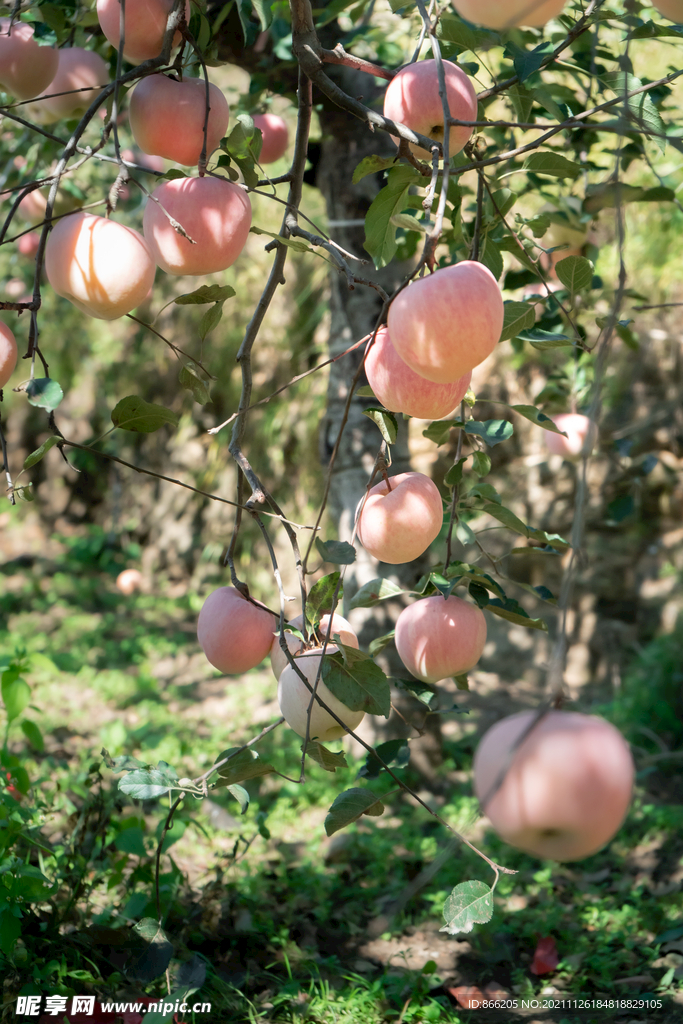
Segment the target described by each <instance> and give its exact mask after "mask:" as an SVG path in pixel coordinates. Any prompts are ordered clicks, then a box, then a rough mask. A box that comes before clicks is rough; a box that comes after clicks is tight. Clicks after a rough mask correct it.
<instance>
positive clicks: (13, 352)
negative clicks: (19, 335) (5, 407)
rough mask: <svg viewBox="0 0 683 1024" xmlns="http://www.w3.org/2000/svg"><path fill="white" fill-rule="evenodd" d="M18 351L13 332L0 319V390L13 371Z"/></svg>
mask: <svg viewBox="0 0 683 1024" xmlns="http://www.w3.org/2000/svg"><path fill="white" fill-rule="evenodd" d="M18 357H19V352H18V350H17V339H16V338H15V337H14V332H13V331H11V330H10V329H9V327H8V326H7V324H4V323H3V322H2V320H0V390H2V388H4V386H5V384H6V383H7V381H8V380H9V379H10V377H11V376H12V374H13V373H14V370H15V367H16V365H17V359H18Z"/></svg>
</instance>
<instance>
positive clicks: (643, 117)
mask: <svg viewBox="0 0 683 1024" xmlns="http://www.w3.org/2000/svg"><path fill="white" fill-rule="evenodd" d="M602 80H603V82H604V83H605V85H606V86H607V87H608V88H609V89H612V91H613V92H614V93H616V95H617V96H624V95H625V94H626V93H627V92H633V90H635V89H640V88H641V86H642V85H643V84H644V83H643V82H641V80H640V79H639V78H636V76H635V75H632V74H630V73H624V72H623V71H610V72H608V73H607V74H605V75H603V76H602ZM626 106H627V110H628V113H629V115H630V117H631V118H632V120H634V121H635V122H636V124H637V125H638V127H639V128H640V129H641V131H644V132H645V133H647V134H651V135H653V136H654V137H655V142H656V143H657V145H658V146H659V148H660V150H661V151H662V152H664V150H665V149H666V128H665V127H664V122H663V121H662V118H661V115H660V113H659V111H658V110H657V108H656V106H655V105H654V103H653V101H652V97H651V96H649V95H648V94H647V93H646V92H641V93H639V94H638V95H637V96H631V97H630V98H629V99H628V100H626Z"/></svg>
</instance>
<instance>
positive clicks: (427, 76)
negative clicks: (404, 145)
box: [384, 60, 477, 160]
mask: <svg viewBox="0 0 683 1024" xmlns="http://www.w3.org/2000/svg"><path fill="white" fill-rule="evenodd" d="M443 67H444V72H445V76H446V96H447V98H448V109H449V110H450V114H451V117H454V118H457V119H458V120H460V121H476V120H477V94H476V92H475V91H474V86H473V85H472V82H471V80H470V78H469V77H468V76H467V75H466V74H465V72H464V71H463V70H462V69H461V68H459V67H458V66H457V64H453V62H452V61H450V60H445V61H444V62H443ZM384 116H385V117H388V118H390V119H391V120H392V121H397V122H399V123H400V124H404V125H405V126H406V127H407V128H412V129H413V131H415V132H418V133H419V134H420V135H426V136H427V137H428V138H430V139H434V141H435V142H441V143H442V142H443V140H444V130H443V125H444V116H443V105H442V103H441V97H440V96H439V78H438V75H437V70H436V61H435V60H421V61H418V62H417V63H415V64H408V65H407V67H405V68H402V69H401V70H400V71H399V72H398V74H396V75H395V76H394V78H393V79H392V80H391V82H389V86H388V88H387V91H386V93H385V94H384ZM473 131H474V129H473V128H467V127H458V126H457V125H456V126H455V127H453V128H451V130H450V133H449V137H448V139H449V143H448V147H449V150H448V151H449V156H454V155H455V154H456V153H459V152H460V150H461V149H462V148H463V146H464V145H465V143H466V142H467V141H468V140H469V138H470V136H471V135H472V132H473ZM392 138H394V137H393V136H392ZM394 142H396V144H397V145H398V139H397V138H394ZM410 148H411V150H412V152H413V153H415V155H416V156H418V157H421V158H422V159H423V160H424V159H425V158H427V157H429V158H431V153H429V152H428V151H427V150H426V149H423V148H422V147H421V146H418V145H416V144H414V143H410Z"/></svg>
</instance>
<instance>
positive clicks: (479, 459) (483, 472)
mask: <svg viewBox="0 0 683 1024" xmlns="http://www.w3.org/2000/svg"><path fill="white" fill-rule="evenodd" d="M472 469H473V470H474V472H475V473H476V474H477V476H487V475H488V474H489V473H490V472H491V459H490V456H488V455H487V454H486V452H475V453H474V455H473V456H472Z"/></svg>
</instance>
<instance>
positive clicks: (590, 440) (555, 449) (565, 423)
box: [545, 412, 598, 459]
mask: <svg viewBox="0 0 683 1024" xmlns="http://www.w3.org/2000/svg"><path fill="white" fill-rule="evenodd" d="M551 419H552V421H553V423H554V424H555V426H556V427H557V428H558V430H562V431H564V433H566V435H567V436H566V437H563V436H562V434H555V433H553V432H552V431H550V430H546V431H545V443H546V445H547V448H548V451H549V452H550V453H551V454H552V455H561V456H562V457H563V458H564V459H580V458H582V457H583V456H584V455H586V456H587V455H590V453H591V452H592V451H593V449H594V448H595V445H596V444H597V441H598V427H597V424H596V423H593V421H592V420H590V419H589V418H588V416H582V415H581V413H572V412H565V413H561V414H560V415H559V416H551Z"/></svg>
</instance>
